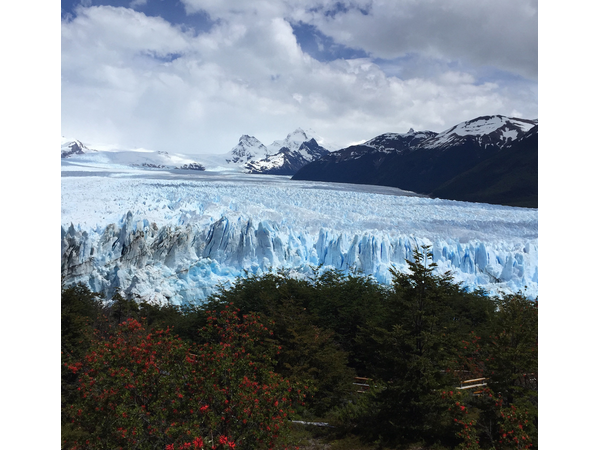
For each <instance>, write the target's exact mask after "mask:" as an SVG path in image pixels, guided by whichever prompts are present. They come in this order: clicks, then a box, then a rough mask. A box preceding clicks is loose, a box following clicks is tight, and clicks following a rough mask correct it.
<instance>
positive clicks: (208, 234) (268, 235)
mask: <svg viewBox="0 0 600 450" xmlns="http://www.w3.org/2000/svg"><path fill="white" fill-rule="evenodd" d="M425 245H428V246H430V247H431V251H432V253H433V261H434V262H435V263H436V264H437V269H436V272H437V273H440V274H441V273H444V272H446V271H450V272H451V274H452V275H453V277H454V279H455V280H456V281H457V282H461V283H462V285H463V286H465V287H466V288H467V289H469V290H474V289H477V288H483V289H485V290H487V291H488V292H490V293H491V294H501V293H514V292H518V291H522V292H524V293H525V294H526V295H527V296H529V297H535V296H537V283H538V264H537V260H538V247H537V239H496V240H491V241H488V242H486V241H484V240H481V239H476V238H469V239H465V238H464V237H463V238H461V237H451V236H419V235H416V234H414V233H403V232H401V231H399V232H394V231H390V230H377V229H369V230H364V231H357V230H342V229H337V228H331V227H327V226H321V227H318V228H314V227H303V226H298V224H294V223H293V222H292V223H290V224H286V223H283V222H282V221H276V220H270V219H256V218H252V217H246V216H244V215H243V214H231V215H227V214H223V215H221V217H220V218H218V219H216V220H211V221H210V223H201V222H194V223H181V224H174V223H166V224H161V225H158V224H157V223H156V222H153V221H151V220H149V219H148V218H146V217H144V216H143V215H136V214H134V213H132V212H131V211H129V212H127V213H126V214H125V215H124V216H123V218H122V220H120V221H119V222H118V223H110V224H108V225H105V226H96V227H87V228H86V227H82V226H79V225H73V224H69V225H66V224H63V225H62V227H61V264H62V274H63V277H64V278H65V280H67V281H68V283H76V282H83V283H85V284H87V285H88V286H89V287H90V288H91V289H92V290H93V291H95V292H102V293H104V294H105V295H106V296H111V295H112V294H113V293H114V292H115V290H116V289H120V290H121V291H122V292H124V293H125V294H135V295H139V296H140V297H142V298H145V299H148V300H150V301H170V302H173V303H175V304H185V303H197V302H202V301H203V300H204V299H206V297H207V296H208V295H210V294H211V293H212V292H214V290H215V289H216V287H217V286H218V285H219V284H221V285H225V286H227V285H228V284H229V283H232V282H234V281H235V279H236V278H237V277H239V276H243V275H244V274H246V273H250V274H262V273H266V272H270V271H277V270H280V269H289V270H290V271H291V272H290V273H292V274H295V275H297V276H303V275H306V274H310V273H312V271H313V268H315V267H319V266H320V267H321V270H323V269H328V268H333V269H337V270H340V271H343V272H348V271H355V272H359V273H364V274H366V275H369V276H372V277H374V278H375V279H376V280H377V281H378V282H380V283H383V284H389V283H390V282H391V274H390V271H389V269H390V268H391V267H396V268H397V269H399V270H401V271H404V272H406V271H408V265H407V263H406V260H407V259H408V260H412V258H413V251H414V249H415V248H418V247H422V246H425Z"/></svg>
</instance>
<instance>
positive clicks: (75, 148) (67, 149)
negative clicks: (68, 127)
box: [60, 138, 96, 158]
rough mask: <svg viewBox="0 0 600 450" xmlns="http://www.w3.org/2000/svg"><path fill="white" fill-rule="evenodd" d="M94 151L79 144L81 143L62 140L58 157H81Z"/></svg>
mask: <svg viewBox="0 0 600 450" xmlns="http://www.w3.org/2000/svg"><path fill="white" fill-rule="evenodd" d="M95 151H96V150H93V149H89V148H87V147H86V146H85V145H83V144H82V143H81V141H78V140H77V139H75V140H70V139H65V138H62V142H61V145H60V157H61V158H70V157H72V156H75V155H83V154H86V153H91V152H95Z"/></svg>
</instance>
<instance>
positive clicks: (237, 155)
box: [225, 134, 269, 164]
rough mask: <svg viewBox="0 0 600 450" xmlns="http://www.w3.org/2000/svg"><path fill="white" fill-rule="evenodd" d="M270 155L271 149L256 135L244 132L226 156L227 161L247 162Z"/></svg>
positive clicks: (234, 162)
mask: <svg viewBox="0 0 600 450" xmlns="http://www.w3.org/2000/svg"><path fill="white" fill-rule="evenodd" d="M267 156H269V150H268V149H267V147H265V145H264V144H263V143H262V142H260V141H259V140H258V139H256V138H255V137H254V136H248V135H247V134H244V135H243V136H242V137H241V138H240V141H239V142H238V144H237V145H236V146H235V147H233V148H232V149H231V151H230V152H229V153H228V154H227V155H226V156H225V161H227V163H233V164H238V163H241V164H245V163H247V162H250V161H258V160H260V159H264V158H266V157H267Z"/></svg>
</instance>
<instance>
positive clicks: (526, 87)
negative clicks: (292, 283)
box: [60, 0, 538, 154]
mask: <svg viewBox="0 0 600 450" xmlns="http://www.w3.org/2000/svg"><path fill="white" fill-rule="evenodd" d="M60 84H61V133H62V136H65V137H68V138H75V139H79V140H81V141H83V142H84V143H88V144H103V145H114V146H118V147H121V148H146V149H151V150H160V151H167V152H173V153H186V154H203V153H209V154H214V153H225V152H227V151H229V150H231V148H232V147H234V146H235V145H236V144H237V142H238V139H239V137H240V136H241V135H243V134H248V135H252V136H255V137H256V138H258V139H259V140H260V141H261V142H263V143H264V144H265V145H268V144H270V143H271V142H273V141H274V140H277V139H283V138H285V136H286V135H287V134H288V133H289V132H291V131H293V130H295V129H296V128H298V127H300V128H303V129H305V130H306V129H310V130H312V131H313V132H314V133H315V134H316V135H318V136H321V137H322V139H323V140H324V142H325V143H326V144H327V145H329V146H331V147H334V148H342V147H345V146H347V145H350V144H352V143H357V142H361V141H364V140H367V139H370V138H372V137H375V136H377V135H379V134H382V133H387V132H396V133H405V132H407V131H408V130H409V129H410V128H414V129H415V130H431V131H436V132H441V131H444V130H446V129H448V128H450V127H451V126H453V125H455V124H457V123H459V122H462V121H465V120H470V119H473V118H475V117H478V116H481V115H491V114H503V115H507V116H511V117H519V118H526V119H536V118H538V6H537V1H536V0H502V1H501V2H498V1H497V0H454V1H448V0H397V1H393V2H391V1H387V0H344V1H331V0H253V1H233V0H171V1H169V0H74V1H73V0H62V2H61V83H60Z"/></svg>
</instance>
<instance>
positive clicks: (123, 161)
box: [61, 138, 204, 171]
mask: <svg viewBox="0 0 600 450" xmlns="http://www.w3.org/2000/svg"><path fill="white" fill-rule="evenodd" d="M65 141H66V142H65ZM61 157H62V158H63V159H65V158H68V159H66V160H63V161H62V166H63V170H75V171H81V170H98V169H113V170H130V169H131V168H145V169H187V170H204V167H203V166H202V164H199V163H198V162H197V161H195V160H194V159H191V158H190V157H188V156H185V155H181V154H170V153H168V152H163V151H154V150H147V149H143V148H138V149H120V148H114V147H109V146H108V147H107V146H104V147H103V146H100V147H99V148H97V149H93V150H92V149H89V148H88V147H86V146H85V145H83V144H82V143H81V142H80V141H78V140H66V139H64V138H63V143H62V145H61Z"/></svg>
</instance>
